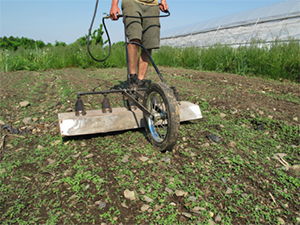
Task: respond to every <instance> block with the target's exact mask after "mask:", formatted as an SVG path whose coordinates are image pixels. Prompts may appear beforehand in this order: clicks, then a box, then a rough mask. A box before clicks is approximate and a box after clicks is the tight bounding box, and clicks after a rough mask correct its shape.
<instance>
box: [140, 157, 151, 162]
mask: <svg viewBox="0 0 300 225" xmlns="http://www.w3.org/2000/svg"><path fill="white" fill-rule="evenodd" d="M139 160H141V161H142V162H147V161H148V160H149V158H147V157H145V156H142V157H140V158H139Z"/></svg>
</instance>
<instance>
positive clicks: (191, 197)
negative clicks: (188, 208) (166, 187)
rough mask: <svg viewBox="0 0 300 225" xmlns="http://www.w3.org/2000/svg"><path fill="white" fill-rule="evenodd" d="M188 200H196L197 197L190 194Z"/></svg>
mask: <svg viewBox="0 0 300 225" xmlns="http://www.w3.org/2000/svg"><path fill="white" fill-rule="evenodd" d="M189 200H191V201H192V202H196V201H197V198H196V197H195V196H190V197H189Z"/></svg>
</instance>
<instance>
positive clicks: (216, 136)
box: [206, 134, 221, 143]
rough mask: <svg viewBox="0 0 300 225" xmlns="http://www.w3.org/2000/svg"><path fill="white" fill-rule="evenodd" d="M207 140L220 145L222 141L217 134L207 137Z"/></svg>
mask: <svg viewBox="0 0 300 225" xmlns="http://www.w3.org/2000/svg"><path fill="white" fill-rule="evenodd" d="M206 137H207V138H210V139H211V140H213V141H214V142H217V143H219V142H220V141H221V140H220V137H219V136H218V135H216V134H214V135H206Z"/></svg>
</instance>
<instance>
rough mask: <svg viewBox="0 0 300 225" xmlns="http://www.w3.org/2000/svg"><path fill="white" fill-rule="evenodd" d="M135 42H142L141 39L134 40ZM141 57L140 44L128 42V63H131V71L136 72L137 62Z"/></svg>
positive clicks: (131, 72)
mask: <svg viewBox="0 0 300 225" xmlns="http://www.w3.org/2000/svg"><path fill="white" fill-rule="evenodd" d="M132 41H134V42H137V43H140V40H138V39H135V40H132ZM138 58H139V46H138V45H135V44H128V63H129V65H128V66H129V73H130V74H136V70H137V63H138Z"/></svg>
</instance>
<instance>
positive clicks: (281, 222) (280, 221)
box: [277, 217, 285, 224]
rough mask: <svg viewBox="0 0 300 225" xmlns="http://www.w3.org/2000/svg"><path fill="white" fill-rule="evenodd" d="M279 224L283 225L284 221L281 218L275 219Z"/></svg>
mask: <svg viewBox="0 0 300 225" xmlns="http://www.w3.org/2000/svg"><path fill="white" fill-rule="evenodd" d="M277 219H278V222H279V224H285V221H284V220H283V219H282V218H281V217H277Z"/></svg>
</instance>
